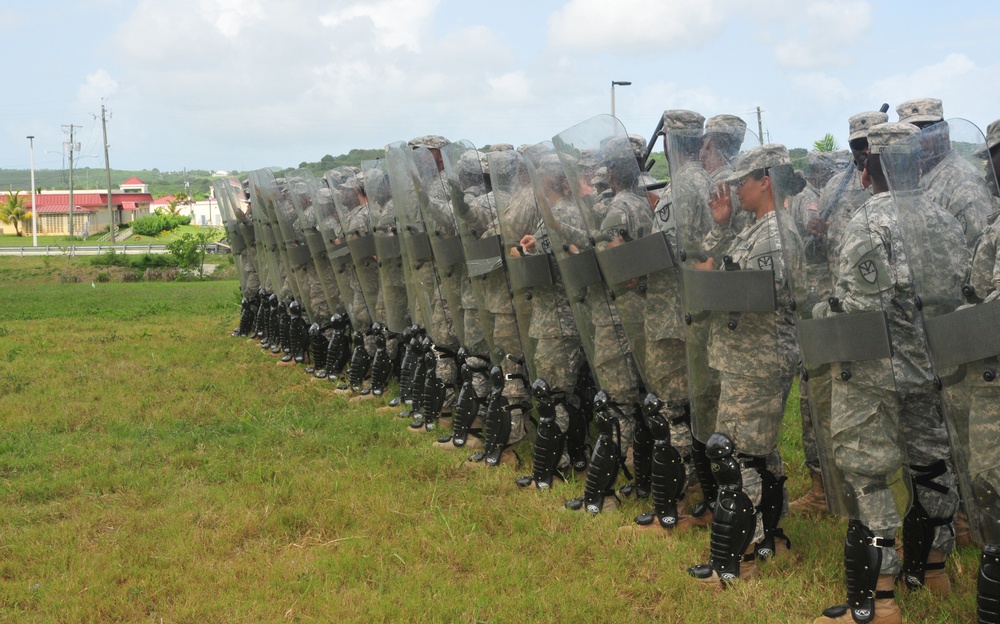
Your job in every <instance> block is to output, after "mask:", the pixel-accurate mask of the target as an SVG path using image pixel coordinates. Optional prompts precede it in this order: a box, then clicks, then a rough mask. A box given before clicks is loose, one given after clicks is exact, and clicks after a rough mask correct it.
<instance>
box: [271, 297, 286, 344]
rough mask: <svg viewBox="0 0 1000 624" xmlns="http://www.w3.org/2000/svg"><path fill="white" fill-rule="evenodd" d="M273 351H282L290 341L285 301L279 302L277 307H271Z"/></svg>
mask: <svg viewBox="0 0 1000 624" xmlns="http://www.w3.org/2000/svg"><path fill="white" fill-rule="evenodd" d="M271 328H272V330H273V334H274V335H273V336H272V337H271V340H270V342H271V353H274V354H277V353H281V351H282V350H283V349H284V346H285V345H286V344H287V343H288V310H287V308H286V307H285V304H284V303H281V302H280V301H279V302H278V306H277V307H276V308H271Z"/></svg>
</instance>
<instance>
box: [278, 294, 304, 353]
mask: <svg viewBox="0 0 1000 624" xmlns="http://www.w3.org/2000/svg"><path fill="white" fill-rule="evenodd" d="M308 331H309V330H308V326H307V325H306V321H305V319H304V318H303V316H302V304H300V303H299V302H298V301H292V302H291V303H290V304H289V305H288V349H287V351H286V355H285V357H283V358H281V361H282V362H290V361H292V360H294V361H295V362H296V363H297V364H301V363H302V362H303V361H304V360H305V357H304V356H303V352H304V351H305V348H306V343H305V340H304V337H305V336H307V335H308V334H307V332H308Z"/></svg>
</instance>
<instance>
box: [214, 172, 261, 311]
mask: <svg viewBox="0 0 1000 624" xmlns="http://www.w3.org/2000/svg"><path fill="white" fill-rule="evenodd" d="M212 188H213V189H214V191H215V198H216V201H217V202H218V204H219V214H220V215H222V223H223V226H224V227H225V229H226V238H227V239H229V248H230V251H231V252H232V254H233V260H234V263H235V264H236V272H237V274H238V275H239V278H240V292H241V293H243V296H244V297H247V298H252V297H256V296H257V290H258V289H259V288H260V280H259V279H258V277H257V267H256V263H255V258H254V251H255V249H254V236H253V229H252V225H251V226H250V227H247V224H246V216H245V213H244V210H243V201H242V197H243V187H242V186H241V185H240V183H239V180H237V179H235V178H220V179H217V180H214V181H213V182H212ZM248 237H249V238H248Z"/></svg>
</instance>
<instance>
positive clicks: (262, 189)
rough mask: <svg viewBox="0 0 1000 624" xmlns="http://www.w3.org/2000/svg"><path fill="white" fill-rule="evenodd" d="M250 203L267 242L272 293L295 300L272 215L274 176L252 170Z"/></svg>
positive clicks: (259, 233)
mask: <svg viewBox="0 0 1000 624" xmlns="http://www.w3.org/2000/svg"><path fill="white" fill-rule="evenodd" d="M249 180H250V201H251V206H252V208H253V214H254V223H255V225H256V226H257V238H258V240H263V242H264V247H263V251H264V256H265V261H266V264H267V270H268V275H269V278H270V283H271V288H270V290H271V292H272V293H273V294H274V295H275V296H276V297H277V298H278V300H279V301H281V302H282V303H287V302H289V301H291V300H292V298H294V295H293V293H292V276H291V274H290V272H288V271H287V270H286V268H285V265H284V262H283V260H282V258H281V252H280V250H279V246H280V242H281V239H282V237H281V232H280V230H279V229H278V224H277V222H276V220H275V219H274V216H273V210H272V208H271V207H272V205H273V204H274V202H276V201H277V199H278V194H279V191H278V184H277V182H276V181H275V179H274V174H273V173H271V171H269V170H267V169H260V170H257V171H251V172H250V174H249Z"/></svg>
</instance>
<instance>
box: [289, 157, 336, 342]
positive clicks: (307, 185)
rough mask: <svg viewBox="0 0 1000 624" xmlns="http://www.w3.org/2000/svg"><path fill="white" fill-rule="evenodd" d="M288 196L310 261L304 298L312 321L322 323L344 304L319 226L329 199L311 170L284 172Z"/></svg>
mask: <svg viewBox="0 0 1000 624" xmlns="http://www.w3.org/2000/svg"><path fill="white" fill-rule="evenodd" d="M286 179H287V180H288V187H289V195H290V196H291V198H292V204H293V205H294V206H295V211H296V213H297V216H298V226H299V228H300V229H301V230H302V236H303V237H304V238H305V241H306V245H307V246H308V247H309V255H310V257H311V258H312V262H311V263H310V264H309V266H308V267H307V270H306V277H307V280H308V282H307V285H308V291H307V294H308V297H309V300H310V305H311V306H312V310H313V315H312V316H311V317H310V318H311V320H312V321H313V322H315V323H320V324H323V323H325V322H327V321H328V320H329V319H330V317H331V316H332V315H333V314H334V313H336V312H338V311H339V310H340V309H341V308H343V307H344V305H345V304H344V303H343V295H342V293H343V292H344V291H343V290H342V289H341V287H340V282H339V280H338V279H337V276H336V272H335V270H334V265H333V260H332V259H331V254H330V252H329V249H328V246H327V244H326V240H325V237H324V235H323V232H322V229H321V223H322V221H323V219H324V217H325V216H328V215H329V214H330V213H332V212H333V206H332V204H333V201H332V200H331V199H330V197H329V194H328V193H324V192H323V191H324V186H323V181H322V180H319V179H317V178H316V177H314V176H313V174H312V172H311V171H308V170H305V169H300V170H298V171H293V172H291V173H289V174H288V176H287V178H286Z"/></svg>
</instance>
